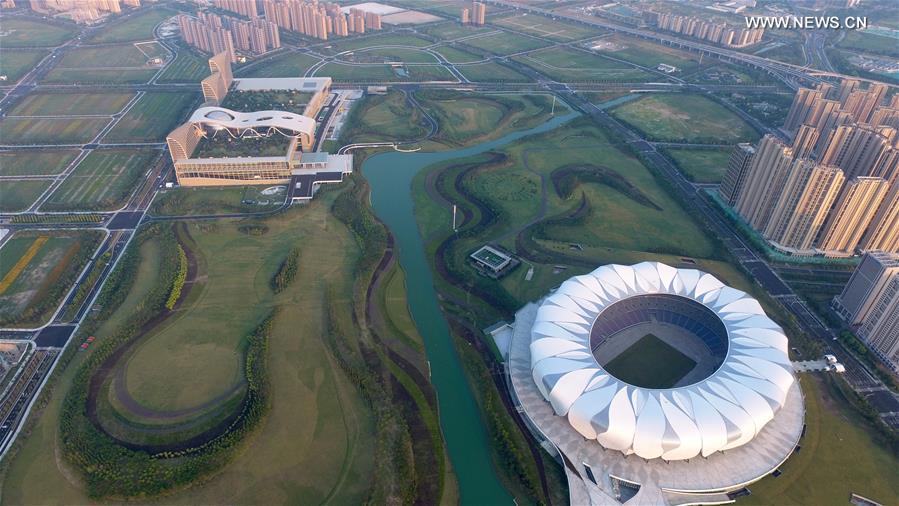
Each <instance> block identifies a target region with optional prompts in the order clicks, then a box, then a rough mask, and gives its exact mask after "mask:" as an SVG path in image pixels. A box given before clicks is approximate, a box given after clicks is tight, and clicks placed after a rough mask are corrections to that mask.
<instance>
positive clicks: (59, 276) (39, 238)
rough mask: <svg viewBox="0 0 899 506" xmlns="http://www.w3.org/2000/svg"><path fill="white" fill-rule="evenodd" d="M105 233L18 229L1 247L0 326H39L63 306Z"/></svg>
mask: <svg viewBox="0 0 899 506" xmlns="http://www.w3.org/2000/svg"><path fill="white" fill-rule="evenodd" d="M100 237H101V234H100V233H98V232H95V231H85V232H71V231H69V232H49V231H41V232H30V231H29V232H16V234H15V235H14V236H13V237H12V238H11V239H10V240H9V241H8V242H7V243H6V244H5V245H4V246H3V248H0V325H3V326H14V325H24V326H32V325H39V324H41V323H43V322H44V321H46V319H47V318H48V317H49V316H50V314H51V313H52V312H53V311H54V310H55V309H56V307H57V306H58V305H59V302H60V301H61V300H62V297H63V296H64V295H65V294H66V292H67V291H68V289H69V287H70V286H71V284H72V283H73V282H74V281H75V277H77V275H78V273H80V272H81V269H82V268H83V267H84V264H85V262H87V260H88V259H89V258H90V256H91V255H92V254H93V251H94V248H95V247H96V246H97V243H98V241H99V240H100Z"/></svg>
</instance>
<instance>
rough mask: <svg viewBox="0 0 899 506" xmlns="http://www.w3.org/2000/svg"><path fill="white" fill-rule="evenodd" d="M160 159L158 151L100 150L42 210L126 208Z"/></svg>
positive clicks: (109, 209) (86, 160)
mask: <svg viewBox="0 0 899 506" xmlns="http://www.w3.org/2000/svg"><path fill="white" fill-rule="evenodd" d="M158 155H159V152H158V151H155V150H125V149H109V150H105V149H104V150H97V151H94V152H92V153H91V154H90V155H88V156H87V158H85V159H84V160H82V161H81V163H79V164H78V166H77V167H75V170H74V171H73V172H72V174H70V175H69V177H67V178H66V180H65V182H64V183H63V184H62V185H61V186H60V187H59V188H57V189H56V191H54V192H53V194H52V195H50V199H49V200H47V202H46V203H45V204H44V205H43V206H42V209H44V210H51V211H69V210H80V211H112V210H115V209H118V208H120V207H122V206H123V205H124V204H125V202H126V200H127V199H128V197H129V196H130V195H131V193H133V192H134V190H135V189H136V188H137V184H136V182H137V180H138V178H140V176H141V175H142V174H144V172H146V171H148V170H150V164H151V162H152V161H153V160H154V159H155V158H156V157H157V156H158Z"/></svg>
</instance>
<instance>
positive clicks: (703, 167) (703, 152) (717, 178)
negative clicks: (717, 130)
mask: <svg viewBox="0 0 899 506" xmlns="http://www.w3.org/2000/svg"><path fill="white" fill-rule="evenodd" d="M731 151H732V150H731V149H674V148H669V149H668V150H667V151H666V152H667V153H668V155H669V156H671V158H673V159H674V163H675V165H677V168H678V169H680V170H681V171H682V172H683V173H684V174H686V176H687V178H688V179H690V181H694V182H696V183H719V182H721V178H723V177H724V173H725V172H727V160H728V159H729V158H730V153H731Z"/></svg>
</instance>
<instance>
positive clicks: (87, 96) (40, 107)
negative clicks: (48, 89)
mask: <svg viewBox="0 0 899 506" xmlns="http://www.w3.org/2000/svg"><path fill="white" fill-rule="evenodd" d="M133 97H134V93H128V92H120V91H107V92H103V93H32V94H30V95H28V96H27V97H25V99H24V100H22V101H21V102H19V103H18V104H16V106H15V107H14V108H13V110H12V111H10V112H9V114H10V115H11V116H82V115H103V114H106V115H112V114H115V113H117V112H119V111H121V110H122V108H123V107H125V104H127V103H128V101H129V100H131V99H132V98H133Z"/></svg>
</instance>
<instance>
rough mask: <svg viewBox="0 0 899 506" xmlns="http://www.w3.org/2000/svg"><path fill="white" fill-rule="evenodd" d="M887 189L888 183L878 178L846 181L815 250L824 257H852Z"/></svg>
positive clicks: (860, 178)
mask: <svg viewBox="0 0 899 506" xmlns="http://www.w3.org/2000/svg"><path fill="white" fill-rule="evenodd" d="M887 190H888V185H887V182H886V181H884V180H883V179H881V178H879V177H857V178H855V179H852V180H850V181H849V182H847V183H846V187H845V188H844V190H843V191H842V192H841V194H840V197H839V199H837V202H836V204H835V205H834V207H833V210H832V211H831V213H830V216H829V217H828V219H827V223H825V225H824V229H823V230H822V231H821V238H820V240H819V241H818V244H817V248H818V250H820V251H822V252H823V253H824V254H825V255H826V256H851V255H852V254H854V253H855V248H856V247H857V246H858V244H859V242H860V241H861V239H862V234H864V233H865V228H866V227H867V226H868V224H869V223H871V220H872V219H873V218H874V215H875V214H876V213H877V210H878V209H879V208H880V205H881V203H882V202H883V199H884V197H885V196H886V193H887Z"/></svg>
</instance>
